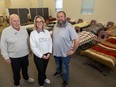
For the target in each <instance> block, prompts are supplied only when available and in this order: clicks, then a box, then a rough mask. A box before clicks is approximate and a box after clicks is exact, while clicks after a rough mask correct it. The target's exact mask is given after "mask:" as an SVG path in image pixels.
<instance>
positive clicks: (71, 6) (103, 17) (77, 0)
mask: <svg viewBox="0 0 116 87" xmlns="http://www.w3.org/2000/svg"><path fill="white" fill-rule="evenodd" d="M81 1H82V0H69V1H67V0H64V7H63V10H64V11H66V13H67V15H68V16H69V17H71V18H72V19H78V18H83V19H84V20H87V21H90V20H91V19H95V20H97V21H98V22H102V23H103V24H106V22H107V21H113V22H115V23H116V10H115V8H116V4H115V3H116V0H95V7H94V14H92V15H86V14H81V13H80V10H81V4H82V2H81Z"/></svg>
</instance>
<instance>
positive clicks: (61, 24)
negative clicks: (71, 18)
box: [57, 21, 66, 27]
mask: <svg viewBox="0 0 116 87" xmlns="http://www.w3.org/2000/svg"><path fill="white" fill-rule="evenodd" d="M57 24H58V27H65V25H66V21H58V22H57Z"/></svg>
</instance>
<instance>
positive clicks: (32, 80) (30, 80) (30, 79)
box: [27, 78, 35, 83]
mask: <svg viewBox="0 0 116 87" xmlns="http://www.w3.org/2000/svg"><path fill="white" fill-rule="evenodd" d="M27 81H28V82H30V83H33V82H34V81H35V80H34V79H33V78H29V79H28V80H27Z"/></svg>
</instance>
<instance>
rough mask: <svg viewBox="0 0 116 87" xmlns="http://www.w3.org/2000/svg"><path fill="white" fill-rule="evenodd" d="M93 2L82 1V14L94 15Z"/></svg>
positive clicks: (89, 0)
mask: <svg viewBox="0 0 116 87" xmlns="http://www.w3.org/2000/svg"><path fill="white" fill-rule="evenodd" d="M94 1H95V0H82V8H81V13H82V14H93V13H94Z"/></svg>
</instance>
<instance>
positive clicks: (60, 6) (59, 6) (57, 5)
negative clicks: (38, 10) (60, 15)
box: [55, 0, 63, 12]
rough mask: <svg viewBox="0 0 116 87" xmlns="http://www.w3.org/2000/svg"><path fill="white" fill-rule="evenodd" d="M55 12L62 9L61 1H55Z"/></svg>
mask: <svg viewBox="0 0 116 87" xmlns="http://www.w3.org/2000/svg"><path fill="white" fill-rule="evenodd" d="M55 3H56V12H58V11H61V10H62V7H63V0H55Z"/></svg>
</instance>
